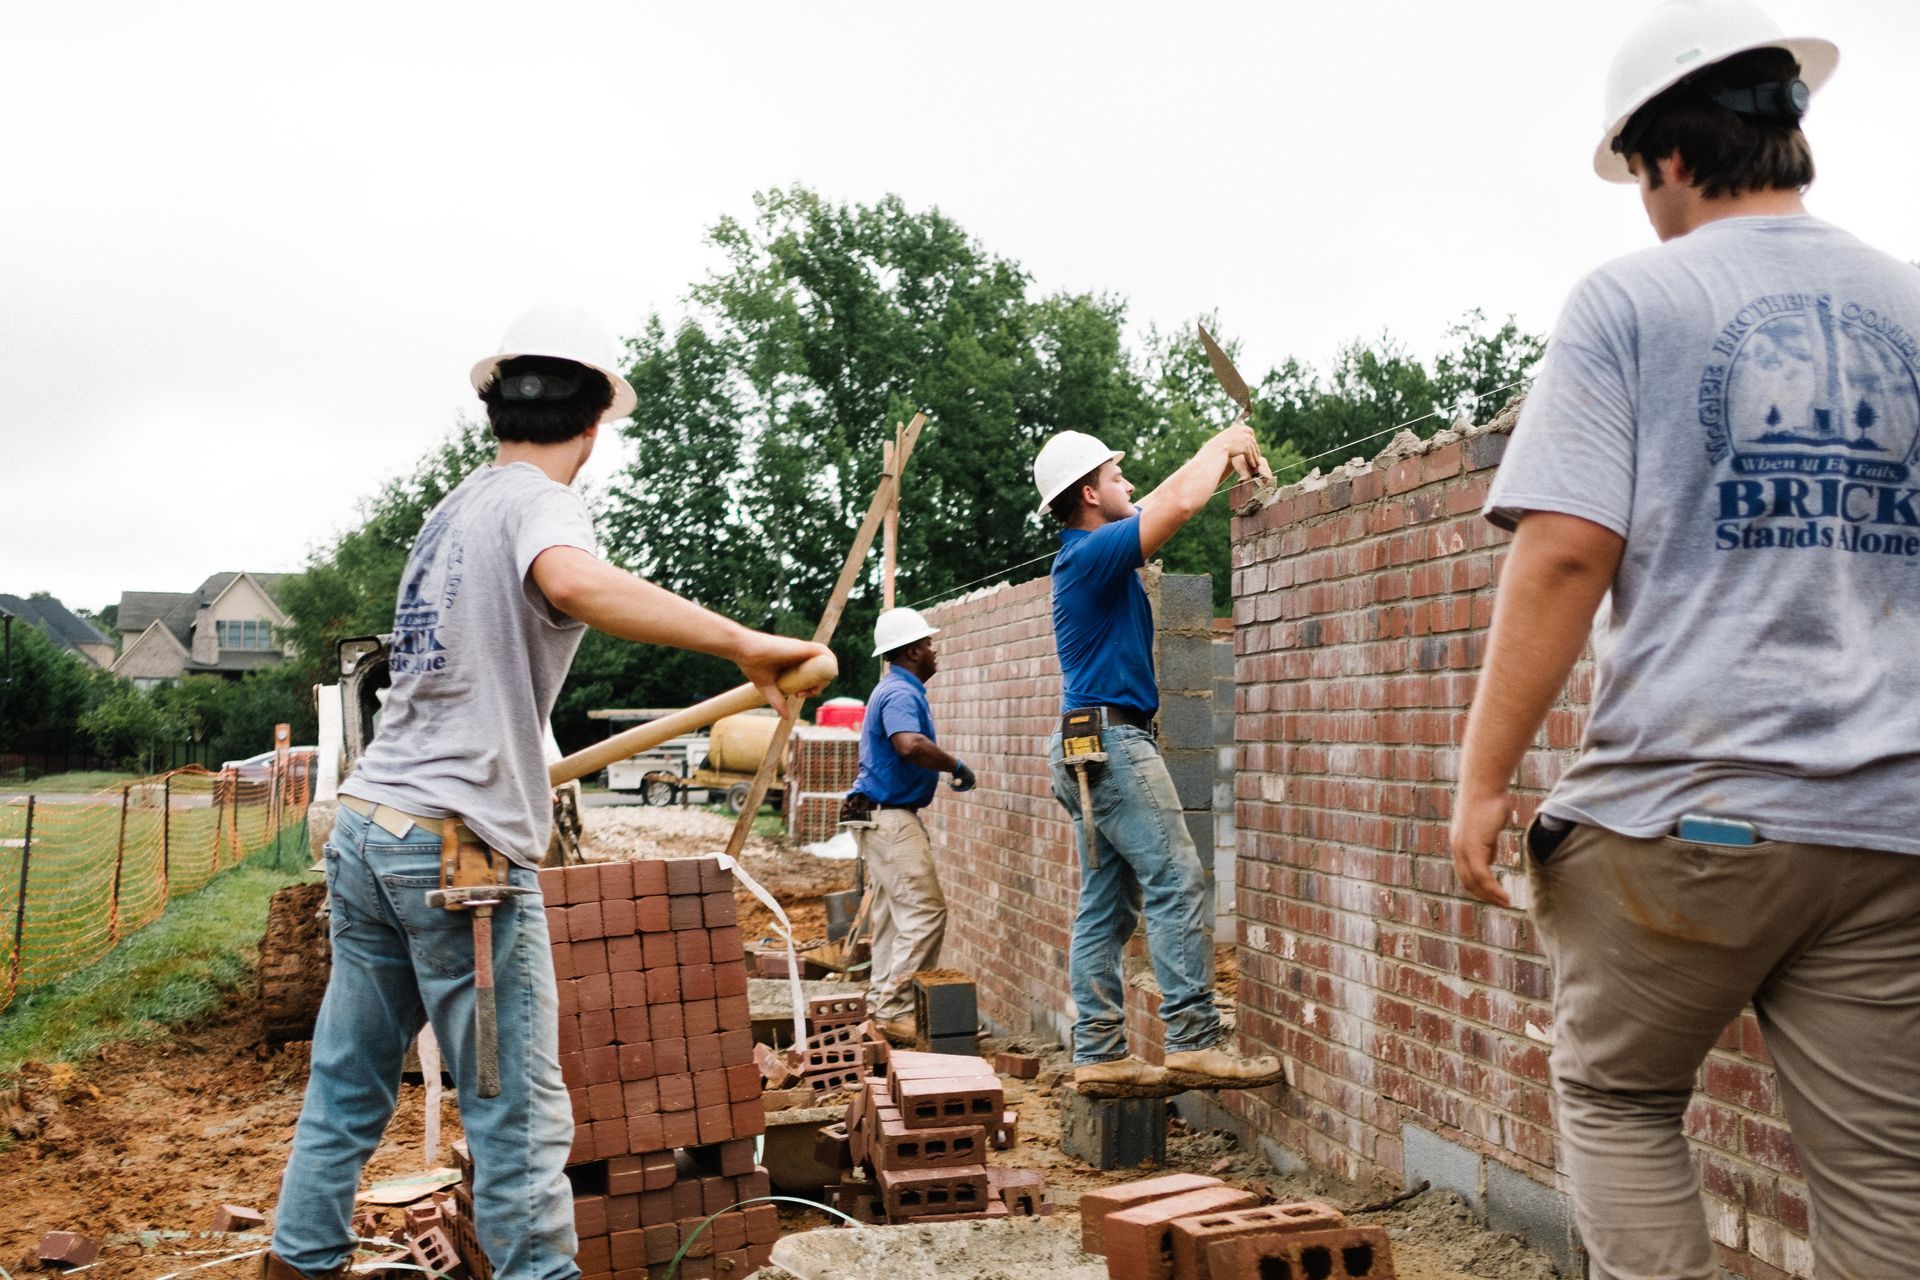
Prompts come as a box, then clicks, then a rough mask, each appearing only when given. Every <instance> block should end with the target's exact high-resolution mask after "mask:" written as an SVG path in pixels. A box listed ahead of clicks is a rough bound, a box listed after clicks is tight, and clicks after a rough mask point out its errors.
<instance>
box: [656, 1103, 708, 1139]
mask: <svg viewBox="0 0 1920 1280" xmlns="http://www.w3.org/2000/svg"><path fill="white" fill-rule="evenodd" d="M660 1128H661V1133H662V1141H663V1142H664V1144H665V1145H666V1146H669V1147H691V1146H693V1145H695V1144H696V1143H698V1142H699V1141H700V1122H699V1120H697V1119H696V1118H695V1116H694V1113H693V1112H691V1111H668V1112H663V1113H662V1114H661V1116H660Z"/></svg>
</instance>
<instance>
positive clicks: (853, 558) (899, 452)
mask: <svg viewBox="0 0 1920 1280" xmlns="http://www.w3.org/2000/svg"><path fill="white" fill-rule="evenodd" d="M926 424H927V415H926V414H924V413H916V414H914V415H913V421H912V422H909V423H908V424H907V426H906V429H905V430H904V431H903V432H901V434H900V437H899V441H900V443H899V447H898V448H896V449H895V450H894V451H893V465H892V466H890V467H885V468H884V469H883V471H882V474H881V476H880V484H879V487H878V488H876V489H875V490H874V492H873V501H872V502H870V503H869V504H867V517H866V519H864V520H862V521H861V522H860V531H859V532H858V533H856V534H854V536H853V546H851V547H850V548H848V549H847V559H846V563H844V564H842V565H841V566H840V580H839V581H838V582H836V583H834V586H833V594H832V595H830V596H828V597H827V607H826V609H824V610H823V611H822V612H821V614H820V622H819V625H818V626H816V627H814V629H813V639H814V642H815V643H817V644H827V643H829V642H831V641H832V639H833V633H834V631H835V629H836V628H838V627H839V625H840V615H841V614H842V613H844V612H845V611H846V608H847V597H848V596H850V595H852V594H853V584H854V583H855V582H856V581H857V580H858V579H859V577H860V566H861V565H862V564H864V563H866V559H867V553H868V552H869V551H871V550H873V538H874V535H875V534H876V533H878V532H879V531H880V524H881V521H882V520H883V519H884V518H885V516H886V514H887V509H888V508H889V507H891V506H892V505H893V503H894V500H895V499H896V498H898V497H899V495H900V475H901V473H902V472H904V471H905V470H906V469H907V459H908V458H909V457H911V456H912V454H913V446H914V444H915V442H917V441H918V440H919V439H920V429H921V428H922V427H924V426H926ZM799 718H800V700H799V699H798V698H792V699H789V700H788V702H787V714H786V715H784V716H782V717H780V725H779V727H778V728H776V729H775V730H774V731H773V741H772V742H770V743H768V744H767V756H766V759H764V760H762V761H761V762H760V769H759V772H757V773H755V774H754V775H753V786H752V787H751V788H749V789H748V791H747V802H746V804H744V805H742V806H741V808H740V816H739V817H738V818H737V819H735V820H734V824H733V834H732V835H731V836H729V837H728V838H727V856H728V857H730V858H738V857H739V856H740V851H741V850H742V849H744V848H746V846H747V836H748V835H749V834H751V833H752V831H753V818H754V815H755V814H757V813H759V812H760V806H761V804H762V803H764V802H765V800H766V798H767V787H768V785H769V784H770V783H772V781H773V774H774V770H776V769H778V768H779V767H780V760H781V757H782V756H784V755H785V754H786V750H787V739H788V738H789V737H791V736H792V734H793V725H794V722H795V721H796V720H798V719H799Z"/></svg>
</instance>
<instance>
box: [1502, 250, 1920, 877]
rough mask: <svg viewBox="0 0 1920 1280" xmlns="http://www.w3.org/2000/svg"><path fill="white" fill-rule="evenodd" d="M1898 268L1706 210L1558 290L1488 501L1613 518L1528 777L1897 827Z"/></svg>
mask: <svg viewBox="0 0 1920 1280" xmlns="http://www.w3.org/2000/svg"><path fill="white" fill-rule="evenodd" d="M1917 376H1920V270H1915V269H1914V268H1913V267H1912V266H1910V265H1908V264H1906V263H1903V262H1901V261H1899V260H1898V259H1895V258H1891V257H1888V256H1887V255H1885V254H1883V253H1880V252H1878V251H1876V250H1874V249H1871V248H1869V247H1867V246H1866V245H1864V244H1862V243H1861V242H1860V241H1859V240H1857V239H1855V238H1854V237H1853V236H1851V235H1848V234H1847V233H1846V232H1844V231H1841V230H1840V229H1839V228H1837V227H1834V226H1831V225H1829V224H1827V223H1825V222H1822V221H1820V220H1818V219H1815V218H1811V217H1805V216H1800V217H1781V218H1729V219H1724V220H1721V221H1717V222H1711V223H1708V224H1707V225H1705V226H1703V227H1700V228H1699V229H1697V230H1695V231H1694V232H1692V233H1691V234H1689V235H1686V236H1682V237H1680V238H1679V239H1677V240H1673V241H1670V242H1668V243H1666V244H1664V245H1661V246H1660V247H1658V248H1655V249H1649V250H1646V251H1645V252H1641V253H1636V254H1632V255H1630V256H1628V257H1625V258H1621V259H1619V260H1618V261H1615V262H1611V263H1608V264H1607V265H1606V266H1604V267H1602V268H1600V269H1599V270H1598V271H1596V272H1594V273H1593V274H1592V275H1591V276H1589V277H1587V279H1586V280H1584V281H1582V282H1581V283H1580V285H1579V286H1578V287H1577V288H1576V289H1575V290H1574V291H1573V295H1572V297H1571V298H1569V300H1568V302H1567V305H1566V310H1565V312H1564V313H1563V314H1562V315H1561V317H1560V322H1559V324H1558V325H1557V326H1556V327H1555V329H1554V332H1553V339H1552V342H1551V344H1550V345H1549V346H1548V349H1547V355H1546V359H1545V361H1544V362H1543V363H1542V365H1541V369H1540V375H1539V377H1538V379H1537V380H1536V381H1535V383H1534V386H1533V390H1532V392H1531V394H1529V395H1528V397H1527V401H1526V404H1525V406H1524V408H1522V410H1521V413H1520V421H1519V424H1518V426H1517V428H1516V429H1515V431H1514V435H1513V440H1512V443H1511V445H1510V446H1509V448H1508V450H1507V454H1506V459H1505V461H1504V462H1503V463H1502V465H1501V467H1500V471H1499V474H1498V475H1497V476H1496V477H1495V479H1494V483H1493V489H1492V492H1491V493H1490V494H1489V495H1488V498H1487V505H1486V514H1487V516H1488V518H1490V519H1492V520H1493V521H1494V522H1495V523H1497V524H1502V525H1505V526H1507V527H1511V526H1512V524H1513V523H1514V522H1515V521H1516V520H1517V519H1518V518H1519V516H1520V515H1521V514H1522V513H1524V512H1528V511H1556V512H1563V513H1567V514H1571V515H1575V516H1580V517H1582V518H1584V519H1587V520H1591V521H1594V522H1595V523H1597V524H1601V525H1604V526H1605V527H1607V528H1609V529H1612V530H1613V531H1614V532H1616V533H1619V534H1621V535H1623V536H1624V537H1625V538H1626V540H1627V541H1626V552H1625V555H1624V557H1623V558H1622V560H1621V562H1620V569H1619V573H1618V575H1617V576H1616V577H1615V579H1614V583H1613V594H1612V604H1611V608H1610V609H1609V610H1607V611H1606V613H1605V616H1604V618H1603V620H1602V621H1601V622H1600V623H1599V624H1598V625H1597V628H1596V631H1595V634H1594V652H1595V661H1596V672H1595V675H1596V679H1595V683H1594V695H1593V714H1592V719H1591V721H1590V722H1589V724H1588V726H1587V733H1586V740H1585V741H1584V743H1583V744H1582V746H1581V751H1580V756H1579V759H1578V760H1577V761H1576V762H1575V763H1574V764H1573V765H1572V767H1571V768H1570V769H1569V770H1568V771H1567V773H1566V775H1565V776H1564V777H1563V778H1562V779H1561V780H1560V783H1559V785H1558V786H1556V787H1555V788H1554V790H1553V793H1552V795H1551V796H1550V797H1549V799H1548V800H1547V802H1546V804H1545V805H1544V809H1545V811H1546V812H1548V813H1550V814H1552V815H1554V816H1556V817H1560V818H1566V819H1572V820H1574V821H1578V822H1585V823H1591V824H1595V825H1598V826H1602V827H1607V828H1610V829H1612V830H1614V831H1619V832H1623V833H1625V834H1627V835H1632V836H1643V837H1644V836H1654V835H1660V834H1663V833H1666V832H1669V831H1671V830H1672V828H1673V826H1674V824H1675V823H1676V822H1677V821H1678V819H1679V818H1680V817H1681V816H1682V815H1683V814H1689V813H1701V814H1709V815H1712V816H1716V817H1723V818H1734V819H1742V820H1745V821H1748V822H1751V823H1753V824H1754V825H1755V827H1756V828H1758V830H1759V833H1760V836H1761V837H1762V838H1763V839H1776V840H1793V841H1804V842H1809V843H1817V844H1834V845H1845V846H1851V847H1859V848H1869V849H1887V850H1897V851H1899V852H1903V853H1920V616H1916V612H1917V611H1920V489H1917V488H1916V487H1915V484H1916V478H1915V468H1916V463H1920V447H1917V446H1920V381H1917V380H1916V379H1917Z"/></svg>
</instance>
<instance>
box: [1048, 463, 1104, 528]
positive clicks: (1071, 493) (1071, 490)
mask: <svg viewBox="0 0 1920 1280" xmlns="http://www.w3.org/2000/svg"><path fill="white" fill-rule="evenodd" d="M1106 465H1107V464H1106V463H1104V462H1103V463H1101V464H1100V467H1104V466H1106ZM1100 467H1095V468H1094V469H1093V470H1091V471H1089V472H1087V474H1085V475H1083V476H1081V477H1080V478H1079V479H1078V480H1075V481H1074V482H1073V483H1072V484H1070V485H1068V486H1067V487H1066V488H1064V489H1062V490H1061V491H1060V492H1059V493H1057V494H1055V495H1054V497H1053V501H1052V502H1049V503H1048V504H1047V511H1048V513H1049V514H1050V515H1052V516H1053V518H1054V519H1055V520H1058V521H1059V522H1060V523H1061V524H1072V523H1073V518H1074V517H1075V516H1077V515H1079V514H1080V508H1081V506H1082V505H1083V504H1082V503H1081V501H1080V491H1081V490H1082V489H1084V488H1086V487H1087V486H1088V485H1090V484H1098V483H1099V482H1100Z"/></svg>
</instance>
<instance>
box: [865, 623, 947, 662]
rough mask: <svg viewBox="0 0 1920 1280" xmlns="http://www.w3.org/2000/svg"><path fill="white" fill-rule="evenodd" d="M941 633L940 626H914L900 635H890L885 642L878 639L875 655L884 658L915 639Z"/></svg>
mask: <svg viewBox="0 0 1920 1280" xmlns="http://www.w3.org/2000/svg"><path fill="white" fill-rule="evenodd" d="M939 634H940V628H938V627H930V626H920V627H913V628H910V629H909V630H907V631H904V632H902V633H901V634H900V635H899V636H898V637H893V636H889V637H888V638H887V640H886V641H885V642H884V643H881V642H877V641H876V642H875V644H874V646H873V656H874V657H876V658H884V657H886V656H887V655H888V654H890V653H892V652H893V651H894V650H895V649H902V648H905V647H906V646H907V645H910V644H912V643H913V642H914V641H915V640H925V639H926V638H927V637H928V636H937V635H939Z"/></svg>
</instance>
